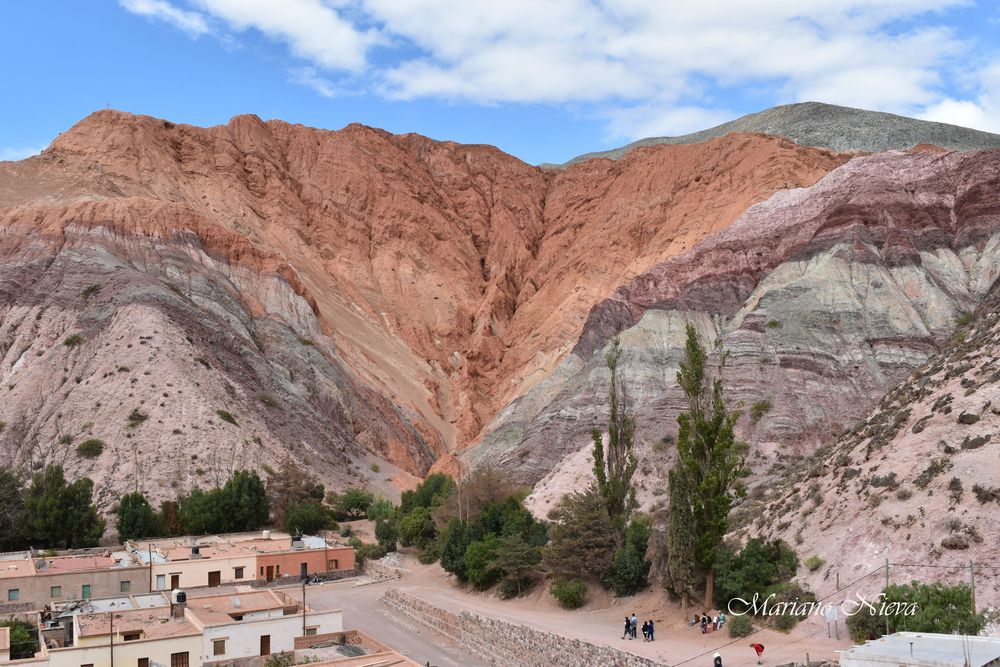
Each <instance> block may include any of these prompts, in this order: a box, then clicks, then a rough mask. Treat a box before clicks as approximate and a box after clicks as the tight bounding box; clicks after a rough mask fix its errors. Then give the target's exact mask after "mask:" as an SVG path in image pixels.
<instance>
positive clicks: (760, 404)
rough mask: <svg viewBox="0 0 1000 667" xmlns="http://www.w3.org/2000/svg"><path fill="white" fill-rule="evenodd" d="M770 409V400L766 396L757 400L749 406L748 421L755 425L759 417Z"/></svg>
mask: <svg viewBox="0 0 1000 667" xmlns="http://www.w3.org/2000/svg"><path fill="white" fill-rule="evenodd" d="M770 411H771V401H769V400H767V399H766V398H765V399H764V400H762V401H757V402H756V403H754V404H753V405H751V406H750V423H751V424H753V425H755V426H756V425H757V422H759V421H760V420H761V417H763V416H764V415H766V414H767V413H768V412H770Z"/></svg>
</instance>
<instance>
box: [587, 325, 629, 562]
mask: <svg viewBox="0 0 1000 667" xmlns="http://www.w3.org/2000/svg"><path fill="white" fill-rule="evenodd" d="M620 359H621V341H620V340H619V339H618V338H617V337H616V338H615V339H614V341H613V342H612V344H611V351H610V352H609V353H608V355H607V357H605V360H606V362H607V365H608V370H610V371H611V390H610V394H609V399H610V411H611V414H610V416H609V418H608V446H607V450H605V447H604V434H603V433H601V431H600V429H596V428H595V429H594V430H593V432H592V433H591V435H592V437H593V440H594V477H595V478H596V479H597V489H598V491H600V493H601V497H602V498H603V499H604V504H605V506H606V507H607V509H608V516H609V517H610V519H611V526H612V528H613V529H614V534H615V543H616V544H617V545H618V546H619V547H620V546H621V545H622V544H624V542H625V530H626V528H627V526H628V522H629V519H630V518H631V517H632V513H633V512H634V511H635V509H636V507H637V506H638V503H637V502H636V499H635V487H634V486H633V485H632V476H633V475H634V474H635V469H636V466H637V465H638V461H637V459H636V456H635V452H634V451H633V446H634V445H633V441H634V435H635V434H634V431H635V420H634V419H633V417H632V411H631V409H630V406H629V404H628V397H627V396H626V395H625V385H624V383H622V381H621V379H620V378H619V377H618V362H619V360H620Z"/></svg>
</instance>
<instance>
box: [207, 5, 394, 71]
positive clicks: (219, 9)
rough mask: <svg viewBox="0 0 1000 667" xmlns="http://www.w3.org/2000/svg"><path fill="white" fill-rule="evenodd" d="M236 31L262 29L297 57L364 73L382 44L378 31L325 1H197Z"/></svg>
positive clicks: (262, 31) (329, 67)
mask: <svg viewBox="0 0 1000 667" xmlns="http://www.w3.org/2000/svg"><path fill="white" fill-rule="evenodd" d="M193 1H194V2H195V3H196V4H197V6H198V7H200V8H201V9H202V10H203V11H205V12H207V13H209V14H211V15H212V16H214V17H216V18H218V19H221V20H222V21H225V22H226V23H227V24H228V25H229V26H230V27H231V28H232V29H234V30H238V31H243V30H247V29H254V30H259V31H260V32H261V33H263V34H265V35H267V36H268V37H270V38H272V39H275V40H278V41H280V42H283V43H285V44H287V45H288V48H289V49H290V50H291V52H292V54H293V55H295V56H296V57H298V58H302V59H303V60H306V61H309V62H311V63H313V64H314V65H316V66H318V67H323V68H325V69H329V70H340V71H344V70H346V71H359V70H361V69H363V68H364V66H365V62H366V53H367V51H368V49H369V48H370V47H372V46H373V45H374V44H376V43H377V41H378V33H377V31H374V30H370V29H363V28H358V27H355V26H354V25H353V24H352V23H351V22H350V21H349V20H347V19H346V18H344V17H343V16H341V14H340V13H339V12H338V11H337V9H336V8H334V7H333V6H332V5H331V4H329V3H325V2H322V1H321V0H193Z"/></svg>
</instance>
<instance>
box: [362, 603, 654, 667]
mask: <svg viewBox="0 0 1000 667" xmlns="http://www.w3.org/2000/svg"><path fill="white" fill-rule="evenodd" d="M381 601H382V602H383V603H384V604H386V605H388V606H390V607H392V608H393V609H395V610H397V611H399V612H400V613H402V614H405V615H406V616H407V617H409V618H411V619H413V620H415V621H418V622H419V623H421V624H423V625H425V626H426V627H428V628H430V629H432V630H434V631H435V632H438V633H440V634H442V635H444V636H445V637H448V638H449V639H451V640H452V641H454V642H455V643H456V644H458V645H459V646H461V647H462V648H463V649H466V650H468V651H469V652H470V653H474V654H475V655H477V656H479V657H480V658H482V659H483V662H484V664H489V665H502V666H503V667H538V665H551V667H590V666H592V665H601V666H602V667H665V666H664V664H663V663H659V662H654V661H652V660H649V659H647V658H642V657H640V656H637V655H632V654H631V653H627V652H625V651H619V650H618V649H615V648H611V647H608V646H597V645H596V644H591V643H590V642H585V641H580V640H578V639H570V638H568V637H562V636H560V635H555V634H552V633H549V632H543V631H540V630H533V629H531V628H529V627H526V626H523V625H516V624H514V623H507V622H506V621H498V620H496V619H493V618H486V617H484V616H480V615H479V614H473V613H470V612H467V611H463V612H461V613H459V614H453V613H451V612H449V611H445V610H444V609H441V608H439V607H435V606H434V605H432V604H430V603H428V602H425V601H424V600H421V599H419V598H416V597H414V596H412V595H410V594H408V593H404V592H402V591H400V590H398V589H395V588H390V589H389V590H387V591H386V592H385V594H383V596H382V598H381Z"/></svg>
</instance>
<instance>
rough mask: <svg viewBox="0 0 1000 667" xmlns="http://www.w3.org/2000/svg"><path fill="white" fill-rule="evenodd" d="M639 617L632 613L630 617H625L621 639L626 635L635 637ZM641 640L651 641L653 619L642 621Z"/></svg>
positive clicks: (631, 637)
mask: <svg viewBox="0 0 1000 667" xmlns="http://www.w3.org/2000/svg"><path fill="white" fill-rule="evenodd" d="M638 625H639V619H638V618H637V617H636V615H635V614H634V613H633V614H632V616H631V617H629V616H626V617H625V632H624V634H622V639H625V638H626V637H628V638H629V639H636V631H637V630H638ZM642 640H643V641H645V642H651V641H653V619H649V620H648V621H643V623H642Z"/></svg>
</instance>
